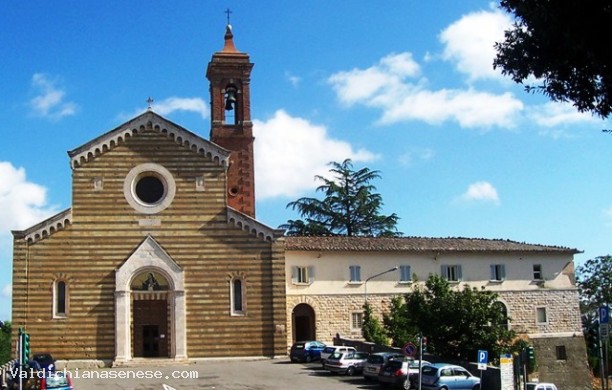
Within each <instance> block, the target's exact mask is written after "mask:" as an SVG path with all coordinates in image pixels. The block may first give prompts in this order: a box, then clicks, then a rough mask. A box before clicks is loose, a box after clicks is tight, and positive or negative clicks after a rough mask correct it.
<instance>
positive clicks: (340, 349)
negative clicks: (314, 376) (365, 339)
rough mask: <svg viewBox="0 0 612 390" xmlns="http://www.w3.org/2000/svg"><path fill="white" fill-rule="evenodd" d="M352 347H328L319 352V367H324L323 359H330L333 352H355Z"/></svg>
mask: <svg viewBox="0 0 612 390" xmlns="http://www.w3.org/2000/svg"><path fill="white" fill-rule="evenodd" d="M355 351H357V350H356V349H355V348H354V347H346V346H344V345H330V346H327V347H325V349H324V350H322V351H321V365H322V366H323V367H325V359H327V358H328V357H330V356H331V355H332V354H333V353H334V352H355Z"/></svg>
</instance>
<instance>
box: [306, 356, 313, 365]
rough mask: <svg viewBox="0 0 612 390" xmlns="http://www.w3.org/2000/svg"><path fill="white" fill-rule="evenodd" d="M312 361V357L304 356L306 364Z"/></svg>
mask: <svg viewBox="0 0 612 390" xmlns="http://www.w3.org/2000/svg"><path fill="white" fill-rule="evenodd" d="M311 361H312V357H310V355H308V356H306V363H310V362H311Z"/></svg>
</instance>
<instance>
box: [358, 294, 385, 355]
mask: <svg viewBox="0 0 612 390" xmlns="http://www.w3.org/2000/svg"><path fill="white" fill-rule="evenodd" d="M361 335H362V336H363V338H364V339H365V341H369V342H372V343H375V344H379V345H387V344H388V342H389V339H388V338H387V335H386V333H385V329H384V328H383V326H382V325H381V324H380V321H378V318H376V317H374V314H373V313H372V306H370V304H369V303H368V302H366V303H365V304H364V305H363V323H362V324H361Z"/></svg>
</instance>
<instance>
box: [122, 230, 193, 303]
mask: <svg viewBox="0 0 612 390" xmlns="http://www.w3.org/2000/svg"><path fill="white" fill-rule="evenodd" d="M147 269H151V270H153V269H155V270H158V271H160V272H162V273H163V274H164V275H165V276H166V278H167V279H168V280H169V281H170V282H171V283H172V288H173V289H174V290H183V289H184V285H183V277H182V275H183V269H182V268H181V266H180V265H178V264H177V263H176V262H175V261H174V259H173V258H172V257H171V256H170V255H169V254H168V253H167V252H166V251H165V250H164V248H162V247H161V245H159V243H158V242H157V241H155V239H154V238H153V237H151V236H150V235H149V236H147V238H145V239H144V240H143V241H142V242H141V243H140V245H139V246H138V248H136V250H135V251H134V252H133V253H132V254H131V255H130V257H128V259H127V260H126V261H125V262H124V263H123V265H121V267H119V269H117V273H116V275H115V283H116V288H117V290H118V291H127V290H129V286H130V281H131V279H132V278H133V277H134V276H135V275H136V274H138V273H140V272H142V271H143V270H147Z"/></svg>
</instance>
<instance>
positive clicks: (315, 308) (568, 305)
mask: <svg viewBox="0 0 612 390" xmlns="http://www.w3.org/2000/svg"><path fill="white" fill-rule="evenodd" d="M285 250H286V252H285V261H286V271H285V273H286V284H287V323H288V324H289V326H288V328H287V329H288V332H287V343H292V342H294V341H296V340H298V339H318V340H321V341H323V342H326V343H331V342H332V340H333V339H334V337H335V336H336V334H340V335H341V336H342V337H344V338H352V339H362V336H361V322H362V318H363V304H364V303H365V301H366V300H367V302H368V303H369V304H370V305H371V306H372V308H373V311H374V313H375V314H376V315H378V317H379V318H381V319H382V313H383V312H386V311H387V310H388V308H389V304H390V301H391V298H393V297H396V296H402V295H404V294H406V293H408V292H410V291H412V290H413V289H414V288H415V287H416V286H419V285H422V284H424V283H425V281H426V280H427V278H428V276H429V275H431V274H438V275H441V276H442V277H444V278H446V279H447V280H448V281H449V282H450V283H451V285H452V286H453V288H456V289H463V288H464V287H465V286H466V285H467V286H470V287H476V288H478V289H480V288H484V289H487V290H492V291H495V292H496V293H497V294H498V296H499V301H498V302H499V304H501V305H503V308H504V309H505V311H506V313H507V317H508V318H509V319H510V321H509V323H508V326H509V327H510V328H511V329H513V330H514V331H515V332H516V333H517V334H518V335H519V336H520V337H522V338H525V339H528V340H529V342H530V343H531V344H533V345H534V348H535V351H536V356H537V362H538V367H539V369H538V373H537V375H538V376H539V379H540V380H541V381H551V382H555V383H557V384H562V386H563V388H572V389H584V388H590V387H589V386H590V377H589V370H588V362H587V358H586V347H585V343H584V338H583V335H582V325H581V320H580V308H579V305H578V291H577V288H576V285H575V280H574V266H573V256H574V254H576V253H579V251H577V250H576V249H572V248H565V247H557V246H545V245H532V244H525V243H519V242H513V241H508V240H488V239H469V238H422V237H405V238H367V237H287V238H286V248H285ZM449 321H452V319H449ZM483 326H487V324H483ZM474 359H476V357H474Z"/></svg>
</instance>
